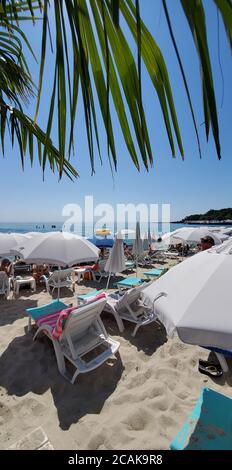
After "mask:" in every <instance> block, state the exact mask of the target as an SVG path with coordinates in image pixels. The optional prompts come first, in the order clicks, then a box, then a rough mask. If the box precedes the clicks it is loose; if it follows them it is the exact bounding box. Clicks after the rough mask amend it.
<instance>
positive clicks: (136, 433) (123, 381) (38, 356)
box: [0, 280, 232, 450]
mask: <svg viewBox="0 0 232 470" xmlns="http://www.w3.org/2000/svg"><path fill="white" fill-rule="evenodd" d="M104 285H105V280H104V281H103V284H102V286H104ZM92 286H93V284H92V283H88V282H85V284H84V283H81V284H80V285H76V293H82V292H83V293H84V292H88V291H90V290H91V289H92ZM98 287H99V284H98ZM63 296H64V297H63ZM62 300H64V301H67V302H68V303H71V302H73V301H74V299H73V296H72V293H71V292H70V293H69V291H67V290H65V289H64V291H63V290H62ZM50 301H51V296H50V295H49V294H47V293H45V292H44V290H43V289H42V288H41V289H38V290H37V292H36V293H35V294H31V292H30V291H26V290H24V291H21V292H20V297H19V299H17V300H8V301H5V300H2V299H1V300H0V303H1V313H0V449H8V448H29V449H35V448H40V445H42V444H41V443H40V436H42V437H41V442H42V440H43V443H45V444H43V445H44V446H45V447H44V448H49V449H72V450H78V449H92V450H96V449H100V450H103V449H142V450H147V449H168V448H169V444H170V442H171V440H172V439H173V437H174V436H175V435H176V433H177V432H178V430H179V429H180V427H181V426H182V424H183V423H184V421H185V420H186V418H187V417H188V415H189V413H190V411H191V409H192V407H193V406H194V404H195V402H196V400H197V398H198V396H199V392H200V389H201V387H202V386H208V387H210V388H212V389H214V390H216V391H218V392H221V393H223V394H226V395H228V396H230V397H232V387H231V385H232V377H231V375H230V374H228V376H226V377H222V378H219V379H212V378H211V377H208V376H205V375H202V374H200V373H199V372H198V359H199V358H200V357H201V358H203V359H206V358H207V357H208V356H209V352H208V351H206V350H204V349H202V348H200V347H195V346H189V345H186V344H183V343H182V342H181V341H180V340H179V339H178V338H177V337H175V338H172V339H170V338H169V339H167V337H166V334H165V330H164V328H163V327H162V326H161V325H159V324H157V323H153V324H151V325H148V326H147V327H141V328H140V329H139V330H138V333H137V335H136V337H135V338H133V337H132V336H131V331H132V324H130V323H126V324H125V325H126V329H125V331H124V333H123V334H120V333H119V331H118V330H117V325H116V323H115V321H114V319H113V317H111V316H109V315H107V314H103V321H104V323H105V325H106V328H107V331H108V332H109V334H110V335H111V336H112V337H113V338H115V339H117V340H118V341H120V344H121V346H120V349H119V354H118V355H117V360H110V361H108V362H107V363H105V364H104V365H102V366H101V367H99V368H98V369H96V370H95V371H92V372H90V373H88V374H83V375H80V376H79V377H78V379H77V381H76V383H75V385H71V384H70V383H68V382H67V381H66V380H65V379H64V378H63V377H62V376H61V375H60V374H59V372H58V369H57V365H56V359H55V355H54V352H53V347H52V345H51V342H50V341H49V340H48V339H47V338H46V337H44V336H41V337H40V338H39V339H38V340H36V341H35V342H33V341H32V338H33V331H31V332H27V322H28V318H27V315H26V313H25V309H26V308H29V307H35V306H37V305H43V304H46V303H48V302H50Z"/></svg>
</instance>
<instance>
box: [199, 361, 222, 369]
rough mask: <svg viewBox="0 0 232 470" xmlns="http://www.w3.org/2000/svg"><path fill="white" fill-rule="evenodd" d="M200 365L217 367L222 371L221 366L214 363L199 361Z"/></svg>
mask: <svg viewBox="0 0 232 470" xmlns="http://www.w3.org/2000/svg"><path fill="white" fill-rule="evenodd" d="M199 365H200V366H203V367H206V366H215V367H217V368H218V369H220V364H219V363H217V362H214V361H203V359H199Z"/></svg>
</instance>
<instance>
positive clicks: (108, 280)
mask: <svg viewBox="0 0 232 470" xmlns="http://www.w3.org/2000/svg"><path fill="white" fill-rule="evenodd" d="M110 276H111V273H109V276H108V279H107V284H106V290H107V289H108V287H109V283H110Z"/></svg>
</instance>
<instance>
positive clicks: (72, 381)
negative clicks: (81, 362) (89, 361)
mask: <svg viewBox="0 0 232 470" xmlns="http://www.w3.org/2000/svg"><path fill="white" fill-rule="evenodd" d="M78 375H79V370H78V369H77V370H76V372H75V373H74V374H73V377H72V380H71V383H72V384H74V382H75V380H76V378H77V376H78Z"/></svg>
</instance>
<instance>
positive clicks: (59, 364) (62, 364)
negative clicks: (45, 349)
mask: <svg viewBox="0 0 232 470" xmlns="http://www.w3.org/2000/svg"><path fill="white" fill-rule="evenodd" d="M52 342H53V346H54V351H55V355H56V360H57V367H58V369H59V372H60V373H61V375H63V376H64V377H65V378H66V375H65V372H66V367H65V361H64V356H63V354H62V352H61V349H60V345H59V344H58V343H57V342H56V341H52Z"/></svg>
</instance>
